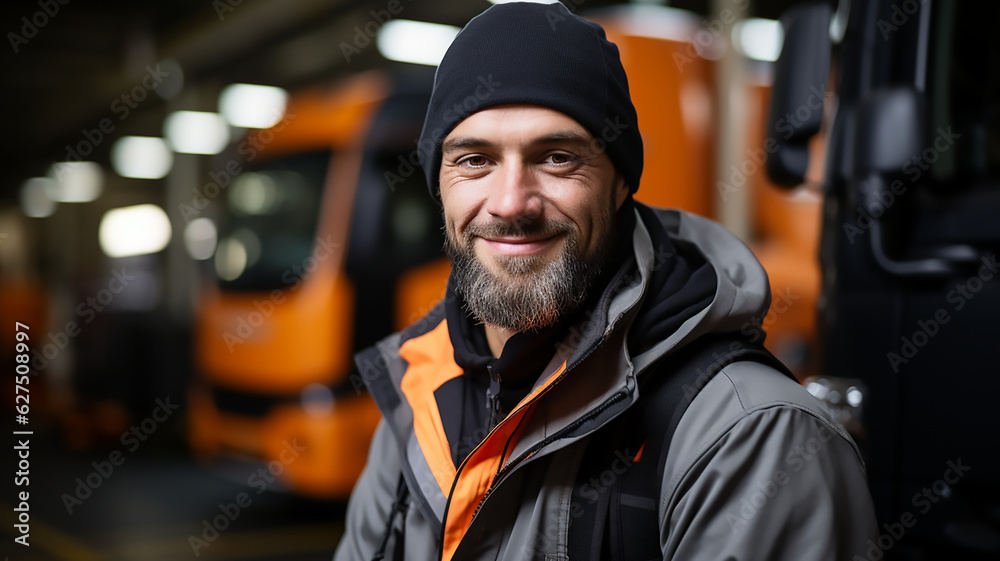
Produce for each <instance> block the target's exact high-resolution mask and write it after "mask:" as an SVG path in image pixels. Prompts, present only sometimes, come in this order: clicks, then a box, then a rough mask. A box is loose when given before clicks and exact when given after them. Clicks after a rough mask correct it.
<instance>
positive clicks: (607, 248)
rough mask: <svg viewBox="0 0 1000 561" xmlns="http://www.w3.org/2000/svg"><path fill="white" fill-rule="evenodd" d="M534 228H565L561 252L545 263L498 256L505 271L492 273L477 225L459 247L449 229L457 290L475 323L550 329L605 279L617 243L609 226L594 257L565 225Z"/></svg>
mask: <svg viewBox="0 0 1000 561" xmlns="http://www.w3.org/2000/svg"><path fill="white" fill-rule="evenodd" d="M527 229H529V230H531V231H538V230H546V231H547V232H560V231H564V232H566V236H567V239H566V243H565V246H564V247H563V250H562V251H561V252H560V254H559V255H558V256H557V257H556V259H554V260H553V261H551V262H549V263H548V264H543V260H542V258H540V257H538V256H527V257H521V256H504V257H500V258H497V259H496V262H497V264H498V265H499V267H500V269H502V272H501V273H500V274H499V275H498V274H494V273H493V272H492V271H490V270H489V269H488V268H487V267H486V266H485V265H484V264H483V263H482V262H480V261H479V259H478V258H477V257H476V255H475V251H474V249H473V240H474V234H475V232H473V228H468V229H467V230H466V232H465V236H464V238H465V239H464V244H463V245H462V246H459V245H458V244H457V243H455V241H454V240H453V239H451V235H450V233H449V235H448V239H447V241H446V243H445V250H446V251H447V253H448V255H449V257H451V265H452V274H453V278H454V281H455V288H456V291H457V292H458V294H459V295H461V296H462V298H463V300H464V302H465V311H466V313H468V314H469V315H471V316H472V317H473V318H475V319H476V320H477V321H480V322H482V323H487V324H490V325H494V326H497V327H500V328H502V329H506V330H509V331H513V332H515V333H522V332H530V331H536V330H539V329H542V328H544V327H549V326H551V325H554V324H555V323H556V322H558V321H559V320H560V319H561V318H563V317H565V316H566V315H567V314H568V313H571V312H573V311H575V310H576V309H577V308H579V307H580V304H581V303H583V301H584V300H585V299H586V298H587V294H588V291H589V289H590V288H591V287H592V286H593V285H594V284H595V283H596V282H597V280H598V279H599V278H600V277H601V273H602V269H603V267H602V265H603V263H604V262H605V261H606V260H607V259H608V258H609V257H610V254H611V249H612V248H613V247H614V239H613V238H614V236H613V234H614V227H613V226H612V225H609V228H608V231H607V232H605V236H604V237H605V239H604V240H603V241H602V243H601V245H600V246H599V247H598V249H597V251H596V252H595V255H590V256H587V255H583V254H582V252H581V251H580V249H579V245H578V243H577V237H576V235H575V234H574V232H573V231H572V230H571V229H569V228H567V227H561V226H560V227H552V226H546V225H541V226H538V227H533V228H527ZM489 230H490V232H496V233H502V234H508V235H517V234H519V233H522V232H523V230H522V229H521V228H520V227H518V226H515V225H507V224H502V223H501V224H496V225H492V226H491V227H490V228H489Z"/></svg>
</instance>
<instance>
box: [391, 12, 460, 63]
mask: <svg viewBox="0 0 1000 561" xmlns="http://www.w3.org/2000/svg"><path fill="white" fill-rule="evenodd" d="M458 32H459V28H457V27H455V26H453V25H442V24H439V23H427V22H423V21H412V20H405V19H395V20H392V21H389V22H386V24H385V25H383V26H382V28H381V29H379V31H378V38H377V39H376V41H377V43H378V50H379V52H380V53H382V56H384V57H385V58H387V59H389V60H395V61H399V62H410V63H413V64H427V65H430V66H436V65H438V64H440V63H441V59H443V58H444V53H445V52H446V51H447V50H448V47H449V46H450V45H451V42H452V41H453V40H454V39H455V36H456V35H458Z"/></svg>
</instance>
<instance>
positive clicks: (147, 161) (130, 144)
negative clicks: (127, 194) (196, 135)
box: [111, 136, 174, 179]
mask: <svg viewBox="0 0 1000 561" xmlns="http://www.w3.org/2000/svg"><path fill="white" fill-rule="evenodd" d="M173 165H174V155H173V154H172V153H171V152H170V148H169V147H168V146H167V143H166V142H164V141H163V139H162V138H158V137H155V136H123V137H121V138H119V139H118V140H117V141H116V142H115V143H114V145H113V146H112V147H111V167H112V168H114V170H115V173H117V174H118V175H120V176H122V177H135V178H139V179H160V178H161V177H164V176H166V175H167V173H169V172H170V168H171V167H172V166H173Z"/></svg>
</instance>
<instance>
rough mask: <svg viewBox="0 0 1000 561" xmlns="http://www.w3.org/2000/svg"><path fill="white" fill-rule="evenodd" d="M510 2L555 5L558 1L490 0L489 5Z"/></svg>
mask: <svg viewBox="0 0 1000 561" xmlns="http://www.w3.org/2000/svg"><path fill="white" fill-rule="evenodd" d="M511 2H531V3H534V4H555V3H557V2H559V0H490V3H491V4H510V3H511Z"/></svg>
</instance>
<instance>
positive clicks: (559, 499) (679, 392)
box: [335, 4, 876, 561]
mask: <svg viewBox="0 0 1000 561" xmlns="http://www.w3.org/2000/svg"><path fill="white" fill-rule="evenodd" d="M419 146H420V154H419V155H420V157H421V163H422V165H423V167H424V171H425V173H426V174H427V179H428V184H429V186H430V188H431V191H432V195H434V196H439V197H440V202H441V204H442V206H443V210H444V217H445V230H446V235H447V243H446V249H447V251H448V254H449V255H450V257H451V259H452V275H451V278H450V280H449V284H448V289H447V295H446V297H445V298H444V300H443V301H442V302H441V303H439V304H438V306H437V307H436V308H435V309H434V310H433V311H431V312H430V313H429V314H428V315H427V316H426V317H425V318H423V319H421V320H419V321H418V322H416V323H415V324H414V325H413V326H411V327H409V328H407V329H406V330H404V331H403V332H401V333H397V334H395V335H393V336H391V337H389V338H388V339H386V340H384V341H382V342H381V343H380V344H379V345H377V346H376V347H375V348H373V349H370V350H368V351H366V352H364V353H362V354H361V355H359V357H358V365H359V369H360V373H361V375H363V377H364V379H365V382H366V384H367V385H368V388H369V389H370V391H371V394H372V396H373V397H374V398H375V400H376V402H377V403H378V405H379V407H380V409H381V411H382V413H383V417H384V419H383V421H382V423H381V425H380V426H379V428H378V430H377V431H376V434H375V437H374V440H373V442H372V445H371V450H370V453H369V459H368V465H367V467H366V468H365V471H364V473H363V474H362V476H361V479H360V480H359V482H358V486H357V487H356V489H355V491H354V494H353V496H352V498H351V502H350V505H349V508H348V514H347V523H346V534H345V537H344V539H343V541H342V543H341V545H340V547H339V549H338V551H337V555H336V557H335V559H337V560H348V559H351V560H355V559H356V560H361V559H373V558H374V559H379V558H382V556H383V555H385V556H387V557H390V558H403V557H404V556H405V558H406V559H421V560H422V559H444V560H446V561H447V560H452V559H463V560H465V559H477V560H478V559H491V560H492V559H504V560H515V559H546V560H549V559H649V558H663V559H705V560H719V559H770V560H774V559H789V560H791V559H795V560H800V559H850V558H852V557H853V555H855V554H861V555H864V553H863V552H864V551H865V549H866V547H867V543H866V541H867V540H868V539H869V538H873V537H875V536H876V533H875V522H874V517H873V513H872V508H871V502H870V497H869V494H868V490H867V487H866V483H865V474H864V470H863V467H862V465H861V460H860V457H859V454H858V451H857V449H856V447H855V446H854V443H853V442H852V441H851V439H850V437H849V436H848V435H847V434H846V433H845V432H844V431H843V429H842V428H841V427H840V426H839V425H837V424H836V423H835V422H834V421H832V420H830V418H829V417H828V416H827V415H826V414H825V413H823V412H822V411H821V410H820V408H819V406H818V404H817V403H816V402H815V400H813V398H812V397H811V396H809V395H808V393H806V392H805V391H804V390H803V388H802V387H801V386H800V385H798V384H797V383H795V382H794V381H793V380H792V379H790V378H789V376H787V375H786V374H784V373H782V372H781V371H780V370H781V369H782V367H781V366H780V364H774V365H773V366H770V365H769V361H768V359H767V357H766V356H764V351H761V350H759V349H758V350H757V351H754V352H756V353H757V354H756V355H754V353H753V352H750V353H749V354H746V355H744V354H741V353H742V352H743V349H744V348H743V347H742V346H741V343H740V341H739V339H738V337H737V336H736V334H738V333H739V332H740V331H741V329H744V328H747V327H751V328H754V329H759V327H760V326H759V323H755V322H754V320H752V319H751V318H754V317H756V318H760V317H763V316H764V312H766V310H767V308H768V305H769V294H770V292H769V287H768V283H767V277H766V274H765V273H764V271H763V269H762V268H761V266H760V264H759V263H758V262H757V261H756V260H755V259H754V257H753V255H752V254H751V253H750V251H749V250H748V249H747V248H746V247H745V246H744V245H743V244H742V243H741V242H739V241H738V240H737V239H736V238H735V237H733V236H732V235H730V234H728V233H727V232H726V231H725V230H724V229H722V228H721V227H719V226H717V225H715V224H714V223H712V222H710V221H708V220H705V219H701V218H697V217H695V216H692V215H688V214H685V213H681V212H679V211H656V210H652V209H650V208H648V207H645V206H643V205H641V204H638V203H636V202H634V201H633V200H632V193H634V192H635V190H636V189H637V188H638V185H639V179H640V176H641V172H642V140H641V137H640V135H639V127H638V123H637V119H636V113H635V109H634V108H633V106H632V102H631V100H630V98H629V93H628V84H627V80H626V77H625V72H624V70H623V69H622V66H621V63H620V60H619V57H618V50H617V48H616V47H615V46H614V45H613V44H612V43H610V42H608V41H607V40H606V39H605V36H604V32H603V30H602V29H601V28H600V27H599V26H597V25H596V24H593V23H590V22H587V21H586V20H583V19H581V18H578V17H577V16H575V15H573V14H571V13H570V12H569V11H568V10H567V9H566V8H565V7H564V6H562V5H561V4H552V5H538V4H506V5H497V6H494V7H492V8H490V9H488V10H487V11H485V12H484V13H483V14H481V15H480V16H478V17H477V18H475V19H473V20H472V21H471V22H470V23H469V24H468V25H467V26H466V28H465V29H464V30H463V31H462V32H461V33H460V34H459V35H458V37H457V38H456V39H455V42H454V43H453V45H452V46H451V48H450V49H449V51H448V53H447V55H446V56H445V58H444V60H443V61H442V63H441V65H440V66H439V68H438V70H437V74H436V76H435V84H434V91H433V94H432V97H431V102H430V105H429V107H428V110H427V117H426V121H425V124H424V130H423V133H422V135H421V139H420V143H419ZM649 188H656V186H652V187H649ZM716 341H721V342H723V343H725V344H726V345H728V346H726V347H724V348H725V349H731V350H732V353H730V356H729V357H728V360H727V357H726V356H725V354H724V355H722V357H721V360H722V361H723V362H724V363H725V364H726V365H725V366H724V367H723V368H722V369H721V372H718V373H716V372H715V371H713V370H709V369H706V368H703V366H704V365H706V364H708V363H709V362H710V360H711V359H712V358H713V357H717V356H719V355H718V353H716V354H715V355H713V356H710V357H709V359H710V360H705V358H704V357H705V356H706V355H707V354H708V353H707V351H706V350H704V349H710V348H716V347H712V346H711V345H712V344H715V343H714V342H716ZM731 342H732V343H734V344H730V343H731ZM752 356H757V359H756V360H749V359H748V360H732V359H733V357H737V358H738V357H752ZM762 356H764V358H760V357H762ZM699 357H700V358H699ZM694 365H700V366H698V367H697V369H696V367H695V366H694ZM715 370H718V368H716V369H715ZM713 374H714V375H713ZM677 380H686V382H685V383H684V384H683V385H678V383H677V382H676V381H677ZM671 384H673V385H671ZM671 415H673V416H674V420H672V421H671V420H670V419H671ZM664 419H665V420H666V421H664V422H660V421H662V420H664ZM668 424H669V425H670V426H671V428H669V429H667V428H664V427H666V425H668Z"/></svg>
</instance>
